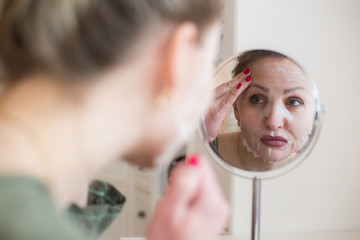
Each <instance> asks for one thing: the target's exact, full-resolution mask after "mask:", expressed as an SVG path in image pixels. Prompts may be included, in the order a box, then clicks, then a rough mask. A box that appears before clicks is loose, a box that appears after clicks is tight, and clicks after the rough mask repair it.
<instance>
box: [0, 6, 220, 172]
mask: <svg viewBox="0 0 360 240" xmlns="http://www.w3.org/2000/svg"><path fill="white" fill-rule="evenodd" d="M220 9H221V1H220V0H182V1H177V0H147V1H133V0H74V1H62V0H53V1H47V0H42V1H41V0H36V1H35V0H29V1H21V0H8V1H3V2H2V7H1V13H0V64H1V66H0V70H1V71H2V72H3V73H2V76H3V77H2V79H1V81H2V82H3V81H6V84H7V86H16V87H18V86H19V85H21V84H23V83H24V82H27V84H28V85H29V84H30V83H31V81H28V79H29V78H31V77H35V78H36V77H37V76H41V79H42V80H43V79H46V78H48V79H51V80H55V82H56V84H58V83H61V84H62V83H64V84H62V85H64V86H61V87H62V90H63V89H64V88H65V89H68V90H71V91H70V92H71V94H79V96H75V97H73V96H72V98H69V97H68V96H66V98H64V101H67V102H68V101H70V100H71V101H72V100H73V99H76V104H77V105H76V106H75V108H76V112H77V114H76V116H78V118H80V119H77V123H78V124H79V125H80V126H81V127H79V128H76V129H77V130H78V129H81V132H82V133H80V134H81V135H82V136H81V137H80V138H79V139H84V141H83V142H84V143H81V144H84V145H85V146H81V147H82V148H83V149H86V150H84V151H87V154H89V155H92V156H96V157H97V158H99V159H101V158H102V157H104V156H106V158H110V157H114V155H116V154H118V150H117V149H120V148H122V147H123V146H124V145H127V146H129V148H128V149H127V151H126V157H128V159H129V160H131V161H132V162H136V163H139V164H141V165H146V166H151V165H153V164H154V162H153V159H154V158H157V157H158V156H159V155H164V151H165V149H167V148H170V149H171V148H172V146H174V145H177V144H179V139H180V137H181V136H182V135H183V134H182V132H183V130H188V129H189V128H191V127H193V126H194V125H195V124H196V122H197V120H198V118H199V117H200V116H201V114H203V112H204V111H205V110H206V107H207V105H208V103H209V102H210V98H211V91H212V84H211V82H210V79H211V74H212V68H213V61H214V58H215V55H216V47H217V41H218V35H219V34H218V33H219V29H218V27H217V26H216V24H215V23H216V22H217V19H218V17H219V15H220ZM44 76H45V77H44ZM48 76H50V77H48ZM31 79H33V78H31ZM38 79H39V78H38ZM25 80H26V81H25ZM29 82H30V83H29ZM75 83H76V84H75ZM28 85H27V86H28ZM33 86H35V85H33ZM8 89H11V88H8ZM74 89H75V90H74ZM200 91H202V93H203V95H202V96H199V94H198V92H200ZM40 92H41V91H40ZM193 102H197V104H193ZM78 108H81V109H78ZM129 119H131V121H132V122H131V124H132V125H134V126H136V128H135V127H134V126H132V127H134V128H131V127H130V129H129V127H128V128H127V129H125V130H126V133H124V131H123V130H124V129H123V128H121V127H124V126H123V125H124V124H127V123H128V122H129V121H128V120H129ZM120 129H121V130H120ZM79 131H80V130H79ZM126 134H127V136H126V139H124V138H123V136H124V135H126ZM182 140H183V139H182ZM175 143H176V144H175ZM149 159H150V160H152V161H150V160H149ZM170 159H171V158H170V157H168V159H167V160H168V161H169V160H170Z"/></svg>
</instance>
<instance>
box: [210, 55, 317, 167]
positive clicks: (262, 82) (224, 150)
mask: <svg viewBox="0 0 360 240" xmlns="http://www.w3.org/2000/svg"><path fill="white" fill-rule="evenodd" d="M244 69H246V70H245V71H244ZM250 69H251V70H250ZM246 74H249V75H248V76H247V77H246V78H245V81H244V82H243V83H244V84H243V83H241V82H240V83H239V79H243V78H244V77H245V75H246ZM233 76H234V79H233V80H231V81H230V83H231V84H230V85H232V87H233V88H232V89H231V90H230V91H229V90H224V87H225V86H228V85H229V84H228V83H227V84H225V85H222V86H220V87H218V88H217V90H216V91H218V92H217V95H220V96H221V97H219V98H218V99H217V100H216V101H217V102H218V103H220V105H219V104H218V109H221V111H218V112H225V114H226V112H227V111H228V109H229V108H230V106H231V105H232V106H233V109H234V116H235V118H236V120H237V124H238V125H239V127H240V131H236V132H231V133H219V135H218V136H217V139H216V141H215V143H216V145H217V149H218V151H219V153H220V154H221V155H222V156H223V157H224V159H226V160H227V161H228V162H229V163H230V164H231V165H233V166H235V167H239V168H241V169H244V170H251V171H265V170H270V169H274V168H278V167H281V166H284V165H285V164H286V163H288V162H289V161H291V160H292V159H294V157H295V156H296V155H297V154H298V153H299V152H300V151H301V150H302V149H303V147H304V146H305V144H306V142H307V140H308V138H309V135H310V134H311V131H312V126H313V124H314V119H315V98H314V95H313V91H312V86H311V84H310V82H309V81H308V79H307V77H306V75H305V73H304V72H303V70H302V69H301V68H300V67H299V66H298V65H297V64H296V63H295V62H294V61H292V60H291V59H289V58H287V57H286V56H284V55H282V54H280V53H276V52H272V51H267V50H253V51H248V52H245V53H243V54H242V55H241V56H239V57H238V58H237V63H236V67H235V68H234V70H233ZM246 79H247V80H248V81H246ZM249 80H250V81H249ZM250 82H251V84H250ZM234 86H237V89H236V90H235V88H234ZM241 87H242V88H241ZM221 98H222V99H224V98H226V99H231V101H224V100H222V101H221ZM216 101H215V102H216ZM224 103H226V104H224ZM215 105H216V104H215ZM213 106H214V104H213ZM219 106H220V107H219ZM214 112H215V111H214ZM210 113H211V112H210ZM225 114H218V115H217V116H216V118H218V120H216V118H215V120H212V121H213V122H214V123H215V122H222V120H223V119H224V118H225ZM221 118H222V119H221ZM214 123H211V122H210V118H209V117H208V120H207V129H210V130H209V132H210V133H212V136H215V135H216V134H217V132H219V130H220V127H218V128H217V129H216V128H215V126H216V125H215V124H214ZM210 140H212V139H210Z"/></svg>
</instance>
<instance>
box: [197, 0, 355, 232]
mask: <svg viewBox="0 0 360 240" xmlns="http://www.w3.org/2000/svg"><path fill="white" fill-rule="evenodd" d="M225 1H227V0H225ZM234 1H235V8H234V11H235V14H234V15H235V22H234V37H235V41H234V46H233V47H234V48H233V49H235V52H239V51H243V50H248V49H253V48H267V49H273V50H277V51H280V52H283V53H285V54H287V55H289V56H290V57H293V58H294V59H295V60H297V61H298V62H299V63H300V64H301V65H302V66H303V67H304V68H305V70H306V71H307V72H308V73H309V75H310V76H311V77H312V78H313V79H314V80H315V82H316V83H317V84H318V87H319V91H320V95H321V98H322V102H323V105H324V106H325V110H326V113H325V116H324V117H325V118H324V122H323V123H324V124H323V128H322V132H321V135H320V138H319V141H318V143H317V144H316V146H315V149H314V150H313V152H312V153H311V155H310V157H309V158H308V159H306V160H305V162H304V163H303V164H302V165H300V166H299V167H298V168H296V169H295V170H293V171H292V172H290V173H288V174H287V175H285V176H282V177H280V178H277V179H273V180H267V181H264V182H263V183H262V202H261V204H262V205H261V207H262V209H261V215H262V216H261V217H262V218H261V231H262V233H278V232H302V231H306V232H310V231H343V230H355V229H356V230H359V229H360V157H359V153H360V139H359V138H360V127H359V125H360V106H359V105H358V104H359V103H360V101H359V100H360V1H358V0H345V1H344V0H331V1H330V0H329V1H326V0H312V1H310V0H272V1H269V0H251V1H240V0H234ZM200 150H201V151H203V149H200ZM234 179H235V180H234V182H233V189H234V192H233V193H234V195H233V197H232V200H233V203H234V206H233V220H234V221H233V225H232V232H233V233H234V234H249V233H250V224H251V221H250V218H251V182H250V181H247V180H244V179H241V178H234Z"/></svg>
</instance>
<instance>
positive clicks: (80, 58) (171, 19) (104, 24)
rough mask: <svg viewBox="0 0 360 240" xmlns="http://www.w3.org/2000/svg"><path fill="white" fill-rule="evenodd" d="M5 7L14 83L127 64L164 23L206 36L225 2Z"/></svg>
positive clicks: (1, 20) (3, 30)
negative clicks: (186, 24) (140, 42)
mask: <svg viewBox="0 0 360 240" xmlns="http://www.w3.org/2000/svg"><path fill="white" fill-rule="evenodd" d="M1 8H2V9H1V13H0V71H1V69H2V71H3V75H4V76H3V78H4V79H6V80H7V81H8V83H9V84H12V83H14V82H17V81H18V80H20V79H22V78H23V77H25V76H27V75H31V74H37V73H51V74H54V73H55V74H65V75H70V76H86V75H89V74H94V73H98V72H100V71H102V70H104V69H105V68H108V67H110V66H111V65H113V64H115V63H121V62H124V61H125V60H126V59H127V57H128V56H129V55H130V54H131V51H133V48H134V47H136V44H135V43H136V41H137V40H138V39H140V38H142V37H144V36H143V34H144V32H145V30H146V29H147V28H148V27H149V26H151V25H154V24H156V23H158V22H164V21H165V22H168V23H170V24H173V25H175V26H176V25H177V24H179V23H181V22H185V21H190V22H193V23H194V24H196V25H197V27H198V30H199V32H200V34H201V32H203V31H204V30H205V29H206V27H207V26H209V25H210V24H211V23H212V22H213V21H214V20H215V19H216V18H217V17H218V15H219V13H220V9H221V2H220V0H181V1H178V0H146V1H145V0H144V1H134V0H71V1H64V0H28V1H23V0H4V1H2V6H1ZM0 77H1V75H0Z"/></svg>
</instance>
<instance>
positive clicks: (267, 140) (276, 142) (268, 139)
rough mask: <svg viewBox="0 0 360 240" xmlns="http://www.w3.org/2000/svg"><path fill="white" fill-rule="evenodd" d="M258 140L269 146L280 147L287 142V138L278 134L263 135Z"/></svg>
mask: <svg viewBox="0 0 360 240" xmlns="http://www.w3.org/2000/svg"><path fill="white" fill-rule="evenodd" d="M260 141H261V142H262V143H263V144H264V145H266V146H269V147H282V146H285V145H286V144H287V142H288V141H287V140H286V139H285V138H283V137H280V136H270V135H267V136H263V137H262V138H260Z"/></svg>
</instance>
